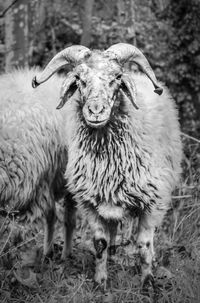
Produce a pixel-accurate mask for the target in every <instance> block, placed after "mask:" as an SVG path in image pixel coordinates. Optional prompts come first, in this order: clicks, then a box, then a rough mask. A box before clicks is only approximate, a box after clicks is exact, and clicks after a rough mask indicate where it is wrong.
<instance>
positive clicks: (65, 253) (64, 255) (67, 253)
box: [61, 250, 73, 262]
mask: <svg viewBox="0 0 200 303" xmlns="http://www.w3.org/2000/svg"><path fill="white" fill-rule="evenodd" d="M68 258H70V259H72V258H73V255H72V252H71V250H70V251H64V250H63V251H62V255H61V261H63V262H64V261H66V259H68Z"/></svg>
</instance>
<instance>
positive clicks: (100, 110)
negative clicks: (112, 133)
mask: <svg viewBox="0 0 200 303" xmlns="http://www.w3.org/2000/svg"><path fill="white" fill-rule="evenodd" d="M75 91H78V92H79V95H80V98H79V99H80V104H81V108H82V114H83V117H84V119H85V121H86V123H87V125H89V126H90V127H93V128H101V127H103V126H105V125H106V124H107V123H108V121H109V120H110V118H111V115H112V113H113V106H114V104H115V105H116V99H118V98H117V97H118V94H119V92H122V91H123V93H124V94H125V95H126V96H127V97H128V98H129V97H130V96H131V92H130V87H128V86H127V81H126V77H125V75H123V73H122V68H121V66H120V65H119V64H118V63H117V62H116V61H114V60H110V59H109V58H108V57H106V56H102V55H101V53H100V54H95V55H93V56H92V57H91V58H89V59H88V60H87V61H86V62H84V63H82V64H80V65H78V66H77V67H76V68H75V69H74V71H73V72H72V73H71V74H68V77H67V79H66V80H65V81H64V83H63V86H62V90H61V103H60V105H59V106H58V108H61V107H62V106H63V105H64V103H65V102H66V101H67V99H69V98H70V97H71V96H72V95H73V94H74V92H75ZM132 95H133V93H132ZM132 98H134V97H133V96H132Z"/></svg>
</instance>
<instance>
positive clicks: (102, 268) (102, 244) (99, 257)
mask: <svg viewBox="0 0 200 303" xmlns="http://www.w3.org/2000/svg"><path fill="white" fill-rule="evenodd" d="M91 227H92V229H93V233H94V238H93V243H94V248H95V251H96V267H95V277H94V279H95V281H96V282H97V283H98V284H101V283H104V286H105V285H106V281H107V257H108V233H107V231H106V226H105V225H104V224H102V222H101V221H100V220H94V221H93V222H92V224H91Z"/></svg>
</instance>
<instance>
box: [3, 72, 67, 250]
mask: <svg viewBox="0 0 200 303" xmlns="http://www.w3.org/2000/svg"><path fill="white" fill-rule="evenodd" d="M36 72H38V71H36V70H35V69H33V70H28V69H25V70H15V71H12V72H10V73H8V74H4V75H1V76H0V207H1V209H2V210H3V211H4V212H5V210H6V211H7V213H12V212H17V215H18V216H19V217H20V218H22V217H25V218H26V217H28V219H31V220H32V221H34V220H35V219H37V218H41V216H43V217H44V218H45V228H44V229H45V234H44V254H45V255H49V254H50V252H51V250H52V244H53V231H54V225H55V221H56V213H55V201H56V200H58V199H60V198H61V197H64V169H65V166H66V163H67V158H66V157H67V153H66V150H65V146H64V144H63V139H62V137H63V126H62V114H61V112H58V111H56V110H55V106H56V102H57V100H59V89H60V86H61V83H62V79H60V78H59V77H56V78H55V79H52V81H50V82H49V83H47V85H44V87H41V89H38V90H37V91H34V90H33V88H32V87H31V85H30V81H31V79H32V78H33V75H34V74H35V73H36Z"/></svg>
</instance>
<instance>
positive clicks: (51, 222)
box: [44, 207, 56, 256]
mask: <svg viewBox="0 0 200 303" xmlns="http://www.w3.org/2000/svg"><path fill="white" fill-rule="evenodd" d="M55 222H56V212H55V208H53V207H52V208H49V209H48V210H46V211H45V225H44V255H45V256H50V255H51V254H52V249H53V235H54V230H55Z"/></svg>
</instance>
